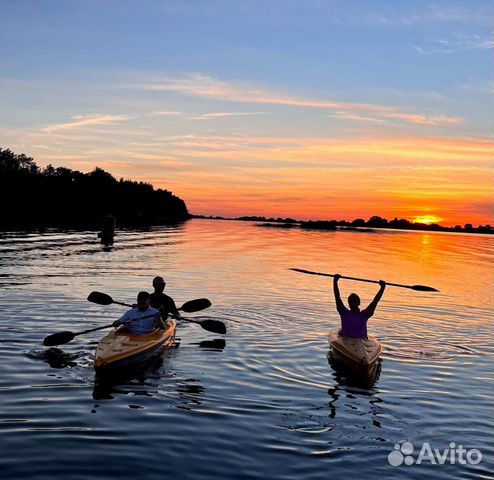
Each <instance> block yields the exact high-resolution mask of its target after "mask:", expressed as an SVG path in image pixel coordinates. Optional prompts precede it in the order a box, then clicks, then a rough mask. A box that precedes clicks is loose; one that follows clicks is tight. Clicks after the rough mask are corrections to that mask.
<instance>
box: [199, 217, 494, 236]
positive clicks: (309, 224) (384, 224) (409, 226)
mask: <svg viewBox="0 0 494 480" xmlns="http://www.w3.org/2000/svg"><path fill="white" fill-rule="evenodd" d="M196 217H197V218H211V219H215V220H242V221H249V222H267V223H263V226H280V227H288V226H289V227H294V226H297V227H300V228H306V229H312V230H336V228H337V227H340V228H344V229H348V230H351V229H359V230H361V229H362V228H364V229H365V228H367V229H375V228H392V229H401V230H424V231H435V232H467V233H491V234H492V233H494V228H493V227H492V226H491V225H479V226H478V227H474V226H473V225H472V224H470V223H467V224H465V225H455V226H454V227H443V226H442V225H439V224H437V223H433V224H431V225H429V224H425V223H414V222H410V221H408V220H405V219H404V218H401V219H398V218H395V219H393V220H387V219H386V218H382V217H379V216H377V215H376V216H373V217H371V218H369V220H367V221H366V220H364V219H363V218H357V219H355V220H353V221H351V222H348V221H346V220H309V221H303V220H295V219H293V218H280V217H278V218H274V217H271V218H267V217H260V216H243V217H237V218H224V217H205V216H201V215H196Z"/></svg>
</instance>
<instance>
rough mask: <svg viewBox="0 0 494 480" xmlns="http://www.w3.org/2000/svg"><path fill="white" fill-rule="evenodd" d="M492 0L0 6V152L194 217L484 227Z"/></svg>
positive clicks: (493, 179)
mask: <svg viewBox="0 0 494 480" xmlns="http://www.w3.org/2000/svg"><path fill="white" fill-rule="evenodd" d="M493 13H494V12H493V3H492V1H491V0H435V1H429V0H407V1H395V0H380V1H376V0H372V1H370V0H339V1H336V0H335V1H333V0H326V1H324V0H305V1H302V0H271V1H268V0H262V1H261V0H210V1H208V0H202V1H200V0H140V1H128V0H42V1H40V0H2V1H1V2H0V59H1V68H0V112H1V114H0V147H1V148H9V149H11V150H12V151H14V152H15V153H25V154H26V155H29V156H31V157H33V159H34V160H35V162H36V163H37V164H38V165H39V166H41V167H44V166H46V165H48V164H52V165H53V166H55V167H58V166H64V167H68V168H72V169H76V170H80V171H82V172H89V171H91V170H92V169H94V168H95V167H96V166H99V167H100V168H103V169H105V170H107V171H108V172H110V173H111V174H112V175H114V176H115V177H116V178H121V177H123V178H126V179H132V180H139V181H146V182H149V183H152V184H153V185H154V186H155V187H156V188H158V187H159V188H163V189H167V190H169V191H171V192H173V193H174V194H175V195H178V196H180V197H181V198H183V199H184V200H185V202H186V204H187V207H188V209H189V211H190V212H191V213H193V214H202V215H220V216H227V217H236V216H241V215H261V216H267V217H292V218H296V219H328V220H329V219H336V220H349V221H351V220H353V219H355V218H364V219H368V218H369V217H371V216H373V215H379V216H382V217H385V218H388V219H393V218H395V217H398V218H406V219H408V220H410V221H423V222H429V223H430V222H438V223H441V224H442V225H450V226H451V225H456V224H460V225H463V224H465V223H472V224H474V225H479V224H482V225H484V224H491V225H492V224H493V223H494V220H493V211H494V206H493V204H494V191H493V190H494V168H493V166H494V165H493V158H494V156H493V153H494V149H493V144H492V133H493V132H492V126H493V122H492V112H493V106H494V105H493V92H494V88H493V45H494V40H493Z"/></svg>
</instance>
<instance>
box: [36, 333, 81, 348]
mask: <svg viewBox="0 0 494 480" xmlns="http://www.w3.org/2000/svg"><path fill="white" fill-rule="evenodd" d="M74 337H75V335H74V333H73V332H58V333H54V334H53V335H48V336H47V337H46V338H45V339H44V340H43V345H44V346H45V347H53V346H55V345H63V344H64V343H69V342H70V341H71V340H72V339H73V338H74Z"/></svg>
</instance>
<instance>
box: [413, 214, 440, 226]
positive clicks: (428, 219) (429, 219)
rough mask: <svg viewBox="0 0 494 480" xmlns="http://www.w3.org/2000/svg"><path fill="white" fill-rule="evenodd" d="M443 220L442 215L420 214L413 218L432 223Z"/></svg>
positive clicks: (417, 220) (415, 220) (418, 221)
mask: <svg viewBox="0 0 494 480" xmlns="http://www.w3.org/2000/svg"><path fill="white" fill-rule="evenodd" d="M442 220H443V219H442V218H441V217H437V216H436V215H418V216H416V217H415V218H414V219H413V222H414V223H424V224H425V225H432V224H433V223H440V222H441V221H442Z"/></svg>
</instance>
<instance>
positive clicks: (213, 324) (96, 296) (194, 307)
mask: <svg viewBox="0 0 494 480" xmlns="http://www.w3.org/2000/svg"><path fill="white" fill-rule="evenodd" d="M87 299H88V300H89V301H90V302H93V303H98V304H99V305H110V304H111V303H117V304H118V305H124V306H127V307H131V306H132V305H129V304H127V303H122V302H116V301H115V300H113V298H112V297H110V295H107V294H106V293H101V292H91V293H90V294H89V296H88V297H87ZM210 306H211V302H210V301H209V300H208V299H207V298H197V299H196V300H189V301H188V302H185V303H184V304H183V305H182V306H181V307H180V308H178V310H182V311H183V312H187V313H193V312H198V311H200V310H204V309H206V308H208V307H210ZM181 319H182V320H185V321H186V322H191V323H197V324H198V325H200V326H201V327H202V328H204V330H208V331H209V332H213V333H221V334H225V333H226V327H225V324H224V323H223V322H220V321H219V320H212V319H209V320H208V319H206V320H195V319H192V318H184V317H181Z"/></svg>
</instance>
